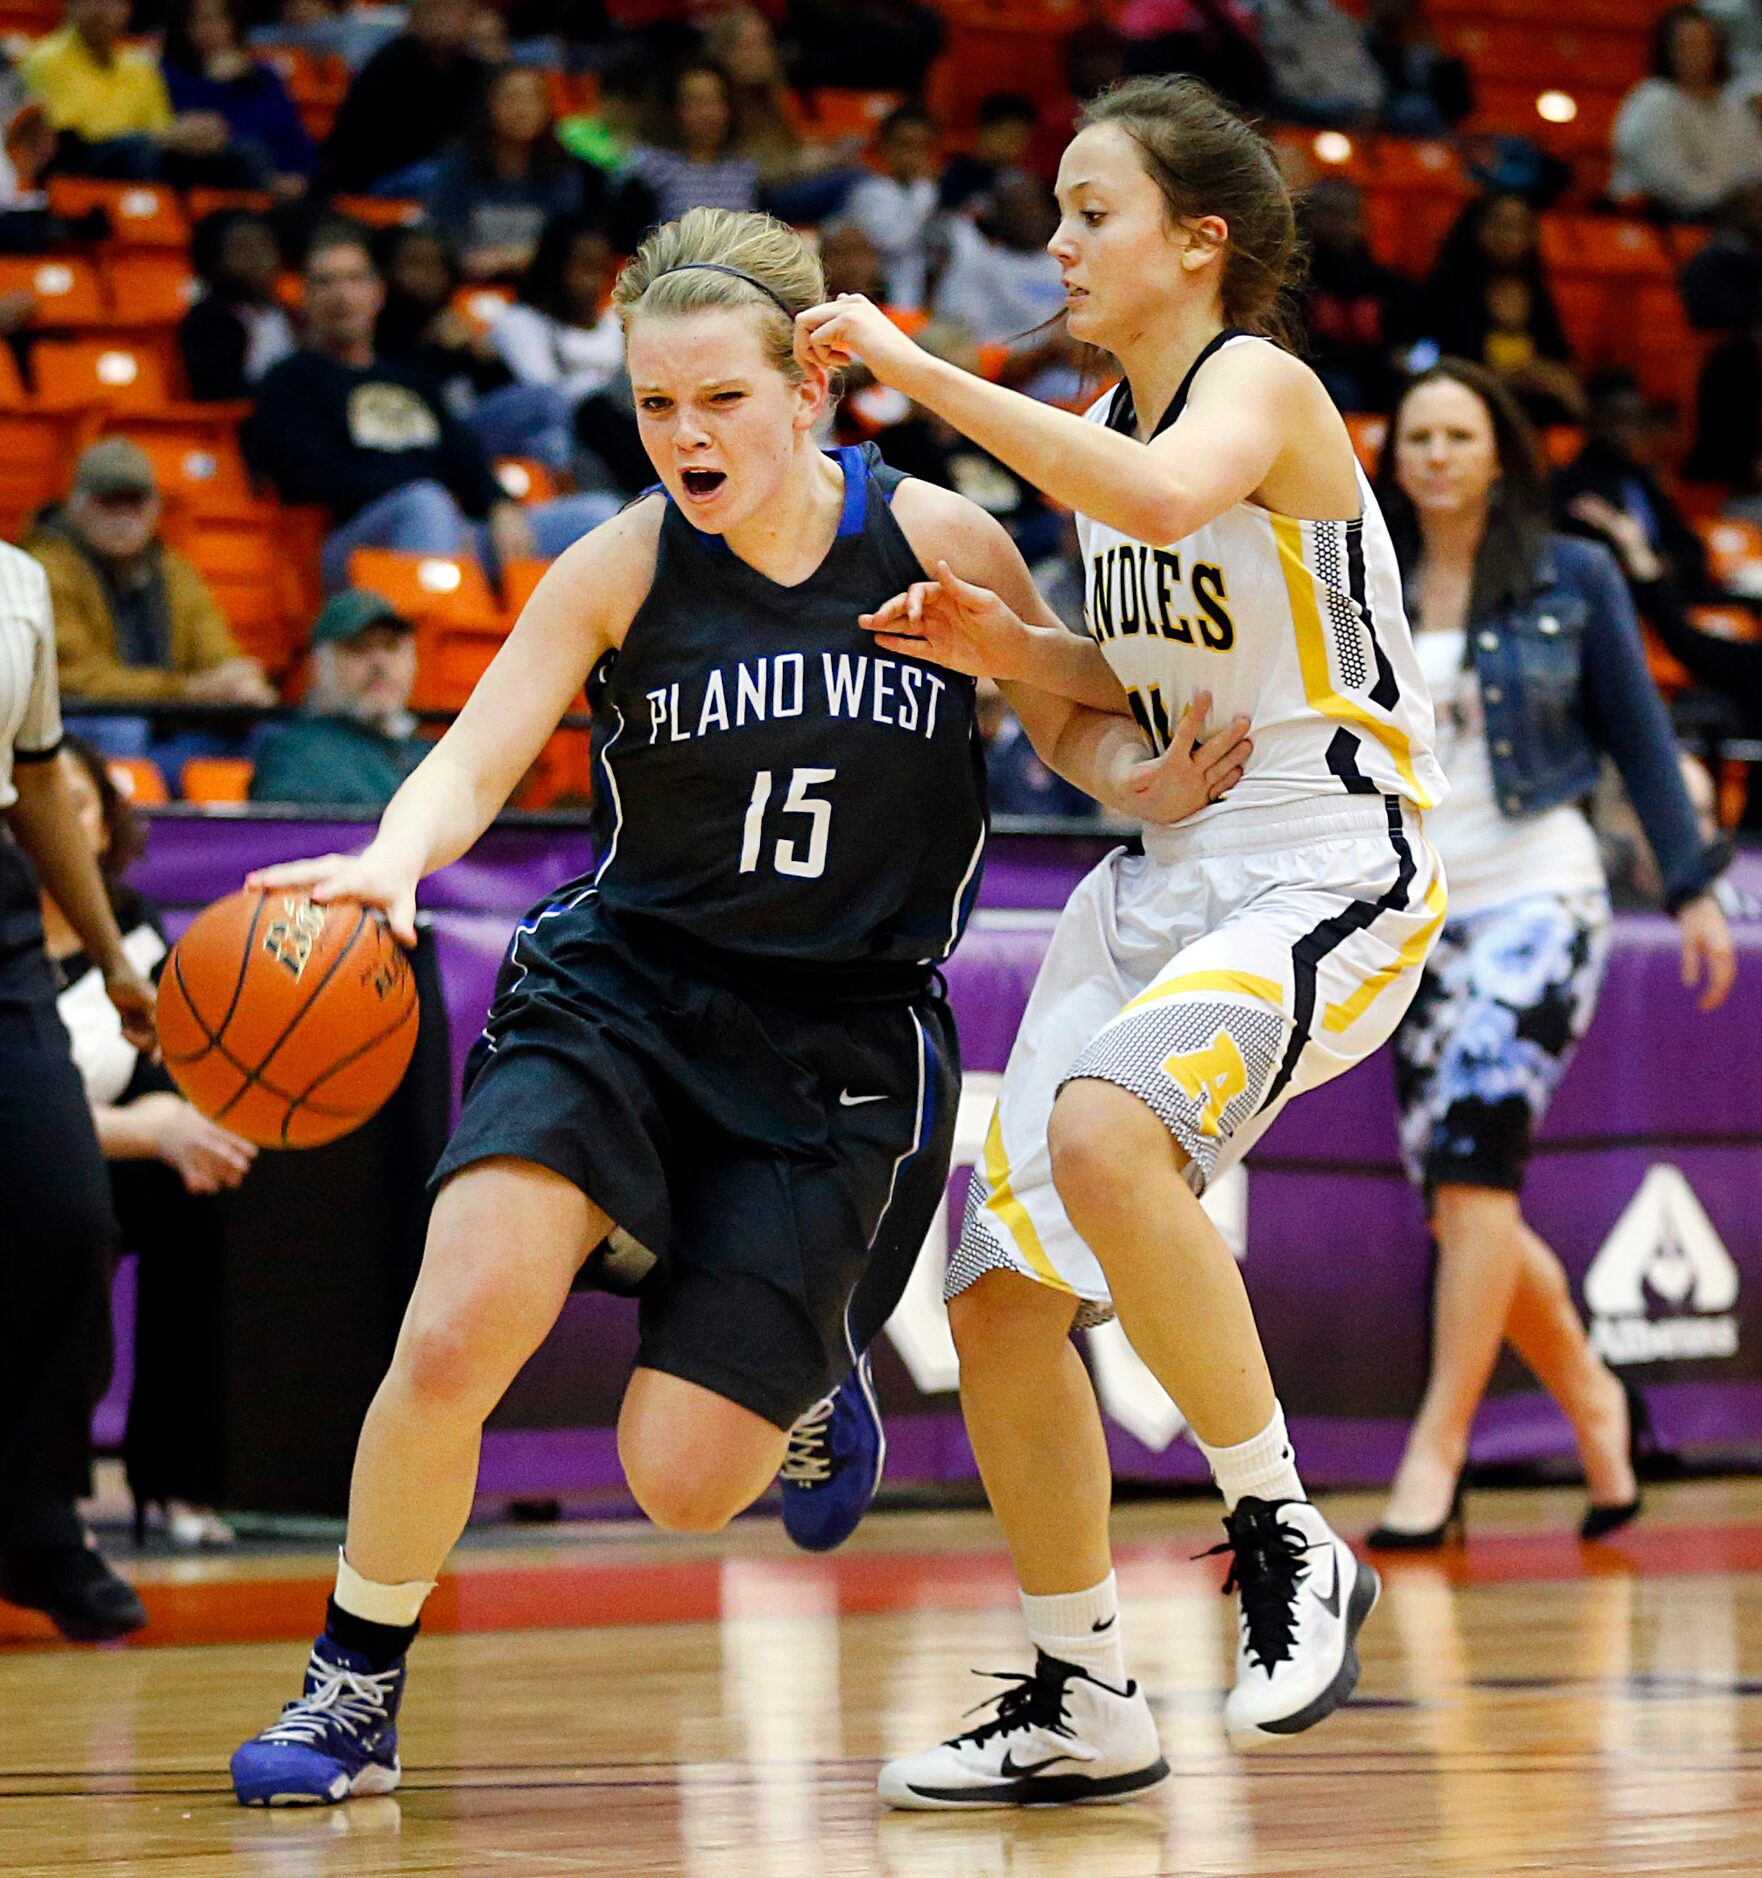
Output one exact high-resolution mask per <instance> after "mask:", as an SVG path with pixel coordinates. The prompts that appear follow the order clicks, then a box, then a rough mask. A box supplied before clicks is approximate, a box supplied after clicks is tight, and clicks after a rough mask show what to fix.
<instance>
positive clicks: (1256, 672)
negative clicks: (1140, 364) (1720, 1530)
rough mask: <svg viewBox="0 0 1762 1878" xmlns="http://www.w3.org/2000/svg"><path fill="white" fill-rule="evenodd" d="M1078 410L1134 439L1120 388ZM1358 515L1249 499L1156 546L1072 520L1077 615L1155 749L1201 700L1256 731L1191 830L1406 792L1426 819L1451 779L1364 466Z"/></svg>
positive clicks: (1179, 403) (1177, 402)
mask: <svg viewBox="0 0 1762 1878" xmlns="http://www.w3.org/2000/svg"><path fill="white" fill-rule="evenodd" d="M1251 342H1252V343H1257V344H1265V343H1267V342H1266V341H1264V340H1262V341H1255V340H1253V338H1252V335H1250V334H1247V333H1223V334H1220V335H1219V337H1218V338H1217V339H1215V340H1213V341H1212V343H1211V344H1210V345H1209V346H1208V347H1207V348H1206V349H1205V351H1204V352H1202V353H1201V354H1200V355H1199V358H1198V359H1197V360H1196V361H1195V362H1194V365H1193V370H1192V371H1190V372H1189V373H1188V374H1187V378H1186V380H1185V382H1184V383H1183V384H1182V386H1181V388H1180V390H1179V391H1178V392H1177V393H1176V394H1175V397H1174V400H1173V402H1172V403H1171V404H1170V406H1169V408H1168V410H1167V412H1166V413H1165V414H1164V416H1163V418H1162V420H1161V422H1160V423H1159V424H1158V426H1157V430H1158V432H1161V431H1163V430H1166V429H1167V428H1168V426H1169V425H1170V424H1172V423H1173V422H1174V421H1175V419H1176V418H1177V417H1179V416H1180V414H1181V411H1182V410H1183V409H1184V408H1185V405H1186V402H1187V392H1188V389H1189V387H1190V386H1191V385H1192V383H1193V379H1194V376H1195V374H1196V373H1197V372H1198V370H1199V368H1200V366H1202V365H1203V364H1204V363H1205V362H1206V360H1207V359H1209V358H1210V357H1211V356H1212V354H1213V353H1214V352H1218V351H1221V350H1222V349H1223V348H1224V347H1225V346H1229V345H1243V344H1248V343H1251ZM1085 415H1086V416H1087V417H1088V419H1089V421H1090V422H1091V423H1095V424H1106V425H1109V426H1110V427H1111V428H1112V429H1115V430H1120V431H1124V432H1125V433H1126V434H1127V435H1128V436H1130V435H1133V434H1134V433H1135V427H1136V423H1137V419H1136V416H1135V414H1134V412H1133V409H1132V399H1131V392H1130V389H1129V388H1128V387H1127V386H1126V385H1125V384H1124V383H1121V384H1120V385H1119V386H1118V387H1117V388H1116V389H1115V390H1114V391H1112V392H1110V393H1109V394H1108V395H1107V396H1106V397H1103V398H1101V399H1099V400H1098V401H1097V402H1096V403H1095V404H1094V405H1093V406H1091V407H1090V409H1089V410H1088V412H1087V413H1085ZM1358 495H1359V504H1360V511H1361V513H1360V518H1359V519H1358V520H1357V521H1352V522H1307V521H1299V520H1297V519H1296V518H1295V517H1292V516H1288V515H1278V514H1275V513H1274V512H1273V511H1272V510H1270V509H1263V508H1258V507H1256V506H1255V505H1254V504H1253V503H1249V502H1239V503H1237V504H1236V506H1235V507H1234V508H1231V509H1226V510H1225V511H1224V513H1223V514H1222V515H1220V516H1218V517H1216V518H1215V519H1214V520H1213V521H1210V522H1208V523H1206V525H1205V526H1204V527H1203V528H1199V529H1195V530H1194V532H1193V533H1192V534H1190V535H1187V536H1185V537H1183V538H1182V539H1181V540H1179V541H1171V542H1168V543H1165V544H1163V545H1160V546H1158V545H1153V544H1151V543H1148V542H1143V541H1137V540H1134V539H1133V538H1132V537H1131V536H1129V535H1124V534H1121V533H1120V531H1119V530H1118V529H1117V528H1109V527H1108V526H1107V525H1106V524H1105V523H1103V522H1097V521H1092V520H1091V519H1090V518H1089V517H1088V516H1085V515H1079V516H1078V517H1077V538H1078V541H1079V543H1080V544H1081V548H1082V554H1083V568H1084V600H1085V606H1084V618H1085V622H1086V624H1087V627H1088V631H1089V636H1090V637H1091V638H1092V639H1094V640H1095V642H1096V643H1097V644H1098V645H1099V646H1100V647H1101V650H1102V654H1103V656H1104V657H1105V658H1106V659H1107V662H1108V664H1109V666H1110V667H1111V668H1112V670H1113V673H1114V676H1115V677H1116V678H1118V679H1119V681H1120V683H1121V684H1122V685H1124V686H1125V688H1126V693H1127V696H1128V697H1129V698H1130V700H1131V704H1132V711H1133V714H1134V716H1136V717H1137V719H1138V722H1139V724H1140V726H1141V727H1142V728H1143V730H1144V732H1145V734H1146V735H1147V736H1149V737H1150V738H1151V739H1152V741H1153V742H1154V743H1155V746H1156V748H1157V749H1158V750H1162V749H1165V748H1166V747H1167V745H1168V742H1169V736H1170V732H1171V730H1172V729H1173V726H1174V725H1175V723H1176V721H1177V720H1178V719H1179V717H1180V715H1181V712H1182V710H1183V709H1184V708H1185V706H1186V705H1187V703H1188V702H1189V700H1190V699H1191V698H1192V697H1193V695H1194V694H1195V693H1196V692H1199V691H1209V692H1210V693H1211V694H1212V707H1211V719H1210V723H1211V727H1212V728H1213V729H1214V730H1215V729H1218V728H1221V727H1222V726H1223V725H1224V724H1226V723H1228V721H1229V720H1230V719H1231V718H1232V717H1237V716H1243V717H1246V718H1247V719H1248V720H1249V723H1250V731H1249V735H1250V736H1251V737H1252V738H1253V741H1254V754H1253V756H1252V757H1251V758H1250V759H1249V763H1248V768H1247V770H1246V772H1245V773H1244V775H1243V777H1242V780H1241V781H1240V782H1239V783H1237V785H1236V786H1235V788H1234V789H1232V790H1231V791H1230V793H1229V795H1228V796H1226V797H1225V798H1224V799H1223V800H1222V801H1221V802H1214V803H1212V804H1211V805H1210V806H1209V807H1207V808H1204V809H1201V810H1199V811H1198V813H1197V814H1196V815H1194V816H1192V817H1190V818H1189V819H1188V820H1187V821H1186V822H1183V823H1182V827H1183V828H1190V827H1192V826H1193V825H1194V824H1195V823H1196V822H1199V821H1201V820H1206V819H1212V818H1216V817H1221V816H1225V815H1230V814H1233V813H1237V812H1239V811H1241V810H1244V809H1257V808H1269V807H1273V806H1275V805H1281V804H1283V805H1289V804H1292V803H1295V802H1300V801H1303V800H1305V799H1308V798H1312V797H1318V796H1319V797H1330V796H1332V797H1337V796H1339V795H1341V794H1363V795H1396V796H1400V797H1402V798H1403V799H1404V800H1406V801H1408V802H1410V803H1412V804H1413V806H1414V807H1415V808H1419V809H1428V808H1431V807H1432V806H1433V805H1434V804H1436V803H1438V802H1440V801H1442V799H1443V797H1444V795H1445V793H1446V792H1447V790H1448V788H1449V785H1448V784H1447V783H1446V782H1445V780H1444V776H1443V772H1442V771H1441V770H1440V769H1439V767H1438V762H1437V759H1436V757H1435V756H1434V755H1433V751H1432V743H1433V734H1432V703H1431V697H1430V695H1429V693H1428V692H1427V690H1426V684H1425V679H1424V677H1423V676H1422V674H1421V672H1420V668H1419V661H1418V659H1417V658H1416V657H1415V655H1414V650H1413V637H1412V634H1411V633H1410V632H1409V630H1408V625H1407V615H1406V612H1405V609H1404V607H1403V605H1402V598H1401V576H1400V570H1399V569H1398V567H1397V566H1396V563H1395V550H1394V547H1393V545H1392V544H1391V542H1390V540H1389V531H1388V528H1387V527H1386V525H1385V524H1384V522H1383V517H1382V512H1381V510H1379V509H1378V507H1377V504H1376V498H1375V497H1374V496H1373V495H1372V493H1371V488H1370V484H1369V483H1368V482H1367V481H1366V480H1365V477H1364V472H1363V471H1362V470H1360V471H1359V472H1358Z"/></svg>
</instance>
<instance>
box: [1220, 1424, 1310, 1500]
mask: <svg viewBox="0 0 1762 1878" xmlns="http://www.w3.org/2000/svg"><path fill="white" fill-rule="evenodd" d="M1194 1439H1195V1440H1198V1436H1195V1437H1194ZM1199 1447H1200V1450H1201V1452H1202V1453H1203V1454H1204V1455H1205V1458H1206V1459H1207V1460H1208V1461H1209V1462H1210V1463H1211V1477H1212V1479H1214V1480H1215V1481H1216V1482H1217V1486H1218V1492H1219V1493H1221V1494H1222V1495H1223V1496H1224V1506H1225V1507H1226V1509H1227V1510H1228V1511H1230V1512H1232V1513H1233V1512H1234V1511H1235V1510H1236V1502H1237V1501H1238V1500H1241V1499H1245V1498H1247V1497H1249V1496H1250V1495H1252V1496H1253V1497H1254V1498H1255V1499H1257V1500H1306V1499H1308V1497H1309V1496H1308V1494H1306V1493H1305V1492H1304V1491H1303V1482H1302V1481H1301V1480H1300V1479H1298V1477H1297V1457H1296V1455H1295V1454H1294V1453H1293V1452H1292V1448H1291V1437H1290V1436H1289V1435H1288V1434H1287V1433H1286V1432H1285V1411H1284V1410H1283V1409H1282V1408H1280V1407H1279V1405H1278V1403H1276V1402H1275V1403H1274V1404H1273V1418H1272V1420H1271V1421H1270V1422H1268V1423H1267V1425H1266V1426H1265V1427H1264V1428H1263V1429H1262V1430H1261V1431H1260V1433H1259V1434H1257V1435H1256V1436H1255V1437H1254V1438H1253V1439H1252V1440H1251V1441H1239V1442H1237V1443H1236V1445H1235V1446H1234V1447H1231V1448H1213V1447H1208V1446H1207V1445H1206V1444H1205V1443H1204V1442H1203V1441H1200V1442H1199Z"/></svg>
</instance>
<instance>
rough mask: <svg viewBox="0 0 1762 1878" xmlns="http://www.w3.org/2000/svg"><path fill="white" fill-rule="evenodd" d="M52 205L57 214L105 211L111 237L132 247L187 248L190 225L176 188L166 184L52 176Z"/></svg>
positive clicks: (50, 190)
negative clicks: (94, 210)
mask: <svg viewBox="0 0 1762 1878" xmlns="http://www.w3.org/2000/svg"><path fill="white" fill-rule="evenodd" d="M49 206H50V208H52V209H53V210H54V211H55V213H56V214H57V215H84V214H86V213H87V212H88V211H90V210H92V209H102V210H103V211H104V212H105V214H107V215H108V216H109V217H110V238H111V240H112V241H114V242H116V243H118V244H119V245H120V246H125V247H130V248H187V247H188V246H189V245H190V224H189V219H188V217H187V216H186V215H185V214H184V205H183V203H182V202H181V201H180V200H179V198H178V193H177V191H176V190H175V189H170V188H167V187H166V186H165V185H164V184H163V183H112V182H103V181H100V180H99V179H98V178H97V177H94V176H51V177H50V179H49Z"/></svg>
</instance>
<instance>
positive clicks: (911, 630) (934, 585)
mask: <svg viewBox="0 0 1762 1878" xmlns="http://www.w3.org/2000/svg"><path fill="white" fill-rule="evenodd" d="M857 624H858V625H859V626H861V627H863V628H864V629H865V630H866V631H868V632H872V633H873V634H874V635H875V642H876V644H877V645H881V646H885V647H886V649H887V650H888V651H889V652H903V653H905V654H906V655H907V656H908V657H910V658H917V659H928V660H929V661H930V663H931V664H933V665H942V666H946V667H947V668H948V670H949V671H951V672H965V673H966V674H967V675H968V676H969V677H972V678H1004V679H1008V678H1014V677H1017V676H1018V675H1019V672H1020V667H1021V661H1022V654H1023V652H1024V651H1025V649H1026V647H1027V644H1028V639H1029V628H1028V627H1027V626H1026V625H1024V624H1023V622H1022V621H1021V619H1020V618H1018V616H1017V615H1016V613H1015V612H1014V611H1013V610H1012V609H1011V608H1010V607H1009V606H1007V605H1006V604H1005V603H1004V602H1003V601H1002V600H1000V599H999V598H998V597H997V595H996V594H994V593H993V592H992V591H991V589H990V588H989V587H975V586H974V585H973V584H972V583H971V582H970V581H965V580H962V579H961V578H960V576H959V575H958V574H956V573H955V571H954V569H953V568H951V567H950V566H949V564H948V563H947V562H946V561H938V562H937V563H936V578H935V579H934V580H920V581H914V582H913V583H912V585H911V586H910V587H908V588H907V589H906V591H905V592H904V593H896V594H895V595H894V596H893V598H892V599H891V600H889V601H888V602H887V603H886V605H885V606H882V607H880V608H878V609H877V610H876V611H875V612H873V613H859V614H858V615H857Z"/></svg>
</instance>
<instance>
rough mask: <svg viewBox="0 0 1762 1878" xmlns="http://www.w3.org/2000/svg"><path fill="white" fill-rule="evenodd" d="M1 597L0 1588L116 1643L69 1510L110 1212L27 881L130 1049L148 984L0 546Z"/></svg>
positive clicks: (36, 573)
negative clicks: (86, 823)
mask: <svg viewBox="0 0 1762 1878" xmlns="http://www.w3.org/2000/svg"><path fill="white" fill-rule="evenodd" d="M0 595H3V596H4V599H5V605H4V607H3V608H0V818H3V819H4V821H5V823H6V830H7V832H6V833H5V834H4V835H0V1191H3V1192H4V1193H5V1196H6V1231H5V1232H4V1233H3V1234H0V1599H4V1600H5V1601H6V1602H8V1603H11V1604H22V1605H26V1606H29V1607H30V1608H32V1609H35V1610H40V1611H44V1612H46V1613H47V1614H48V1615H49V1617H50V1618H51V1619H52V1620H53V1621H54V1623H55V1624H56V1626H57V1627H58V1628H59V1629H60V1630H61V1631H62V1633H63V1634H64V1635H66V1636H69V1637H81V1638H97V1637H117V1636H122V1635H124V1634H126V1633H127V1632H128V1631H131V1630H138V1629H139V1628H140V1627H141V1625H142V1624H144V1623H145V1622H146V1621H147V1614H146V1611H145V1610H144V1609H143V1608H142V1606H141V1601H140V1599H139V1598H137V1597H136V1596H135V1594H134V1592H133V1590H132V1589H131V1588H130V1587H129V1586H128V1585H126V1584H125V1583H123V1581H122V1580H121V1579H120V1578H118V1577H116V1575H115V1574H114V1573H113V1572H111V1570H110V1569H109V1567H108V1566H107V1565H105V1563H104V1561H103V1560H102V1559H101V1558H100V1557H99V1555H98V1554H97V1553H96V1552H95V1551H93V1550H92V1549H91V1548H90V1547H89V1546H88V1545H87V1543H86V1537H85V1533H84V1531H83V1529H82V1528H81V1525H80V1520H79V1515H78V1513H77V1511H76V1510H75V1505H74V1502H75V1501H76V1500H77V1499H78V1498H79V1497H80V1496H81V1495H82V1494H84V1493H87V1492H89V1491H90V1489H91V1416H92V1409H93V1406H94V1404H95V1403H96V1401H97V1398H98V1395H99V1394H100V1392H101V1391H102V1389H103V1386H104V1378H105V1375H106V1374H107V1372H108V1368H109V1357H110V1349H109V1306H110V1300H109V1288H108V1287H109V1254H110V1246H111V1241H112V1239H113V1237H114V1235H115V1222H114V1219H113V1217H112V1214H111V1208H110V1192H109V1183H108V1181H107V1180H106V1178H105V1172H104V1157H103V1155H102V1153H101V1152H100V1151H99V1147H98V1138H97V1135H96V1133H95V1132H94V1130H93V1127H92V1116H91V1111H90V1109H89V1108H88V1107H87V1104H86V1096H85V1090H84V1088H83V1087H82V1085H81V1082H80V1078H79V1072H78V1071H77V1070H76V1069H75V1068H74V1066H73V1061H72V1058H71V1057H70V1056H69V1053H68V1043H67V1032H66V1031H65V1030H64V1029H63V1028H62V1025H61V1020H60V1019H59V1017H58V1016H57V1015H56V1011H55V979H54V975H53V973H52V971H51V969H50V966H49V961H48V958H47V956H46V955H45V953H44V950H43V921H42V914H41V911H40V909H39V905H38V897H37V896H38V883H39V882H41V883H42V885H43V886H45V887H47V888H48V889H49V891H50V892H51V893H53V894H54V896H55V898H56V901H57V903H58V904H59V905H60V906H61V907H62V909H63V910H64V911H65V912H66V914H67V918H68V923H69V924H70V925H71V926H72V928H73V930H74V931H75V932H76V933H77V934H78V935H79V939H80V942H81V944H82V945H83V946H84V948H85V950H86V952H87V954H88V956H89V957H90V958H92V959H93V960H94V961H95V963H96V965H97V968H98V971H99V973H100V977H101V981H102V986H103V992H104V995H105V996H106V997H107V998H108V1000H109V1002H110V1003H111V1004H112V1005H113V1006H114V1008H115V1010H116V1012H117V1016H118V1021H119V1023H120V1025H121V1027H122V1031H123V1034H124V1035H125V1036H126V1037H127V1038H128V1040H129V1042H130V1043H131V1044H132V1045H133V1046H134V1047H135V1048H136V1049H139V1050H151V1049H152V1048H153V986H152V984H151V982H150V981H149V980H148V978H147V977H146V975H145V974H144V973H143V972H142V971H141V970H140V968H139V967H138V966H137V965H135V963H134V961H133V960H132V959H131V958H130V957H129V955H128V952H127V950H126V949H125V947H124V945H123V940H122V934H121V933H120V932H119V931H118V930H117V925H116V918H115V915H114V914H113V913H112V912H111V910H110V903H109V898H108V896H107V895H106V893H105V890H104V883H103V880H102V879H101V878H100V876H99V872H98V867H97V863H96V861H95V860H94V858H93V854H92V850H91V847H90V846H89V844H88V843H87V841H86V839H85V837H84V835H83V834H82V833H81V832H80V824H79V816H78V812H77V810H76V807H75V804H74V800H73V795H72V792H71V790H70V788H69V786H68V781H67V777H66V774H65V773H64V771H63V769H62V766H61V764H60V763H59V762H58V761H57V760H56V757H57V754H58V752H59V750H60V747H61V713H60V705H59V700H58V697H57V691H56V682H55V623H54V617H53V614H52V612H51V609H50V604H49V583H48V579H47V577H46V576H45V574H44V573H43V570H42V569H41V568H40V567H39V566H38V565H37V564H36V563H35V562H34V561H32V560H31V559H30V558H29V557H28V556H26V555H24V554H23V553H21V552H19V551H18V550H17V549H14V548H5V549H0ZM33 864H34V870H35V871H34V874H33Z"/></svg>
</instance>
